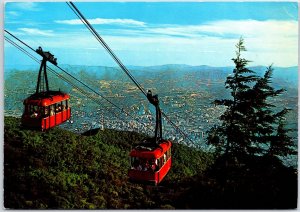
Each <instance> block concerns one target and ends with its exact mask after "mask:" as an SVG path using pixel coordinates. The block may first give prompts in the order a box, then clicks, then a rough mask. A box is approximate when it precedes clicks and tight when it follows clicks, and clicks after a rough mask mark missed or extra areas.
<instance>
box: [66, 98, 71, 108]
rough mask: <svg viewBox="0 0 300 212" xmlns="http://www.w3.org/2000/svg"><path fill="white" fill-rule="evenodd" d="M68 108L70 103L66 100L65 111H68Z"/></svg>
mask: <svg viewBox="0 0 300 212" xmlns="http://www.w3.org/2000/svg"><path fill="white" fill-rule="evenodd" d="M69 107H70V103H69V100H68V99H67V100H66V109H68V108H69Z"/></svg>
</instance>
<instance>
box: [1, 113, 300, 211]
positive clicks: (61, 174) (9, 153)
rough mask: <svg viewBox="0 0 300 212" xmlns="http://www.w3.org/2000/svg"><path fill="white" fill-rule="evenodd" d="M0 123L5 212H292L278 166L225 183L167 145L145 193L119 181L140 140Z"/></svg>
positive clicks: (210, 166)
mask: <svg viewBox="0 0 300 212" xmlns="http://www.w3.org/2000/svg"><path fill="white" fill-rule="evenodd" d="M4 121H5V125H4V206H5V207H6V208H10V209H46V208H47V209H49V208H50V209H174V208H176V209H187V208H190V209H201V208H295V207H296V203H297V174H296V173H295V170H294V169H293V168H287V167H285V166H283V165H282V164H281V162H280V161H279V160H274V161H268V160H267V158H265V159H264V160H260V161H258V160H256V161H253V163H247V165H240V166H229V167H227V169H226V170H227V172H226V173H227V177H225V176H223V174H224V173H225V172H224V170H221V168H222V166H220V165H218V164H219V163H220V162H222V158H218V159H217V160H215V159H214V157H213V155H212V154H208V153H204V152H202V151H200V150H197V149H193V148H190V147H187V146H184V145H179V144H174V145H173V150H172V153H173V165H172V169H171V171H170V172H169V174H168V175H167V176H166V178H165V179H164V180H163V181H162V183H161V184H160V185H159V186H157V187H154V186H146V185H140V184H132V183H129V182H128V180H127V169H128V167H129V158H128V153H129V151H130V147H131V144H132V143H134V142H138V141H140V140H141V139H143V138H144V137H145V136H144V135H140V134H137V133H133V132H120V131H115V130H108V129H105V130H103V131H101V130H92V131H90V132H86V133H85V134H84V135H78V134H74V133H72V132H69V131H66V130H62V129H60V128H54V129H52V130H49V131H48V132H44V133H43V132H38V131H30V130H26V129H22V128H21V127H20V119H18V118H13V117H5V120H4ZM252 159H255V158H252ZM252 159H251V158H249V160H252ZM262 161H263V162H264V163H262ZM245 164H246V162H245ZM250 164H252V166H250ZM254 164H255V165H254ZM270 164H272V166H269V165H270ZM225 179H226V180H225Z"/></svg>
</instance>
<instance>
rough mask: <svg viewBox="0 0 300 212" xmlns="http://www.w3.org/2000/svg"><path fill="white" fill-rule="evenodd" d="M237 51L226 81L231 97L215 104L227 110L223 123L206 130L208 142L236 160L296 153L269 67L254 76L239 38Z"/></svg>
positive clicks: (280, 90) (281, 90) (285, 109)
mask: <svg viewBox="0 0 300 212" xmlns="http://www.w3.org/2000/svg"><path fill="white" fill-rule="evenodd" d="M236 48H237V50H236V58H234V59H232V60H233V61H234V63H235V68H234V70H233V73H232V75H230V76H228V77H227V80H226V82H225V86H226V88H227V89H229V90H230V91H231V98H230V99H221V100H215V101H214V103H215V104H217V105H223V106H226V108H227V109H226V111H225V112H224V114H223V115H221V117H220V120H221V121H222V124H221V125H220V126H215V127H213V128H212V129H211V130H210V131H209V136H208V143H209V144H212V145H214V146H215V147H216V150H217V152H219V153H220V154H225V155H227V156H229V155H231V156H233V157H235V158H237V159H240V158H241V157H245V156H255V155H256V156H261V155H269V156H271V157H278V156H286V155H289V154H296V153H297V152H296V151H295V146H294V143H293V141H292V138H291V137H289V136H288V131H289V130H288V129H286V128H285V123H284V119H285V115H286V114H287V112H288V109H287V108H283V109H281V110H279V109H278V108H276V105H275V104H274V102H275V101H276V99H274V98H275V97H277V96H278V95H280V94H282V93H283V92H284V90H283V89H278V90H276V89H274V88H273V87H272V85H271V78H272V73H273V69H272V67H271V66H270V67H268V68H267V70H266V72H265V74H264V76H262V77H260V76H258V75H256V74H255V72H254V71H252V70H249V69H248V68H247V67H246V66H247V64H248V63H249V61H248V60H246V59H244V58H242V56H241V53H242V52H243V51H246V48H245V46H244V41H243V39H242V38H241V39H240V40H239V42H238V44H237V45H236Z"/></svg>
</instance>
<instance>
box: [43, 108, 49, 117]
mask: <svg viewBox="0 0 300 212" xmlns="http://www.w3.org/2000/svg"><path fill="white" fill-rule="evenodd" d="M49 110H50V108H49V106H46V107H45V108H44V117H48V116H49V115H50V113H49Z"/></svg>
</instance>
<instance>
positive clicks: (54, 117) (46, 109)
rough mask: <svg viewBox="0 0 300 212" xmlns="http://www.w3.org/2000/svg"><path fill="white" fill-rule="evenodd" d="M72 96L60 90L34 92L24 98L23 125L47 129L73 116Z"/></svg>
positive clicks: (42, 129)
mask: <svg viewBox="0 0 300 212" xmlns="http://www.w3.org/2000/svg"><path fill="white" fill-rule="evenodd" d="M69 99H70V96H69V95H68V94H66V93H63V92H60V91H49V92H47V93H38V94H33V95H31V96H30V97H28V98H27V99H25V100H24V102H23V104H24V113H23V115H22V125H23V126H24V127H28V128H35V129H38V130H41V131H45V130H47V129H49V128H52V127H55V126H57V125H59V124H61V123H63V122H65V121H67V120H68V119H70V117H71V108H70V105H69Z"/></svg>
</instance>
